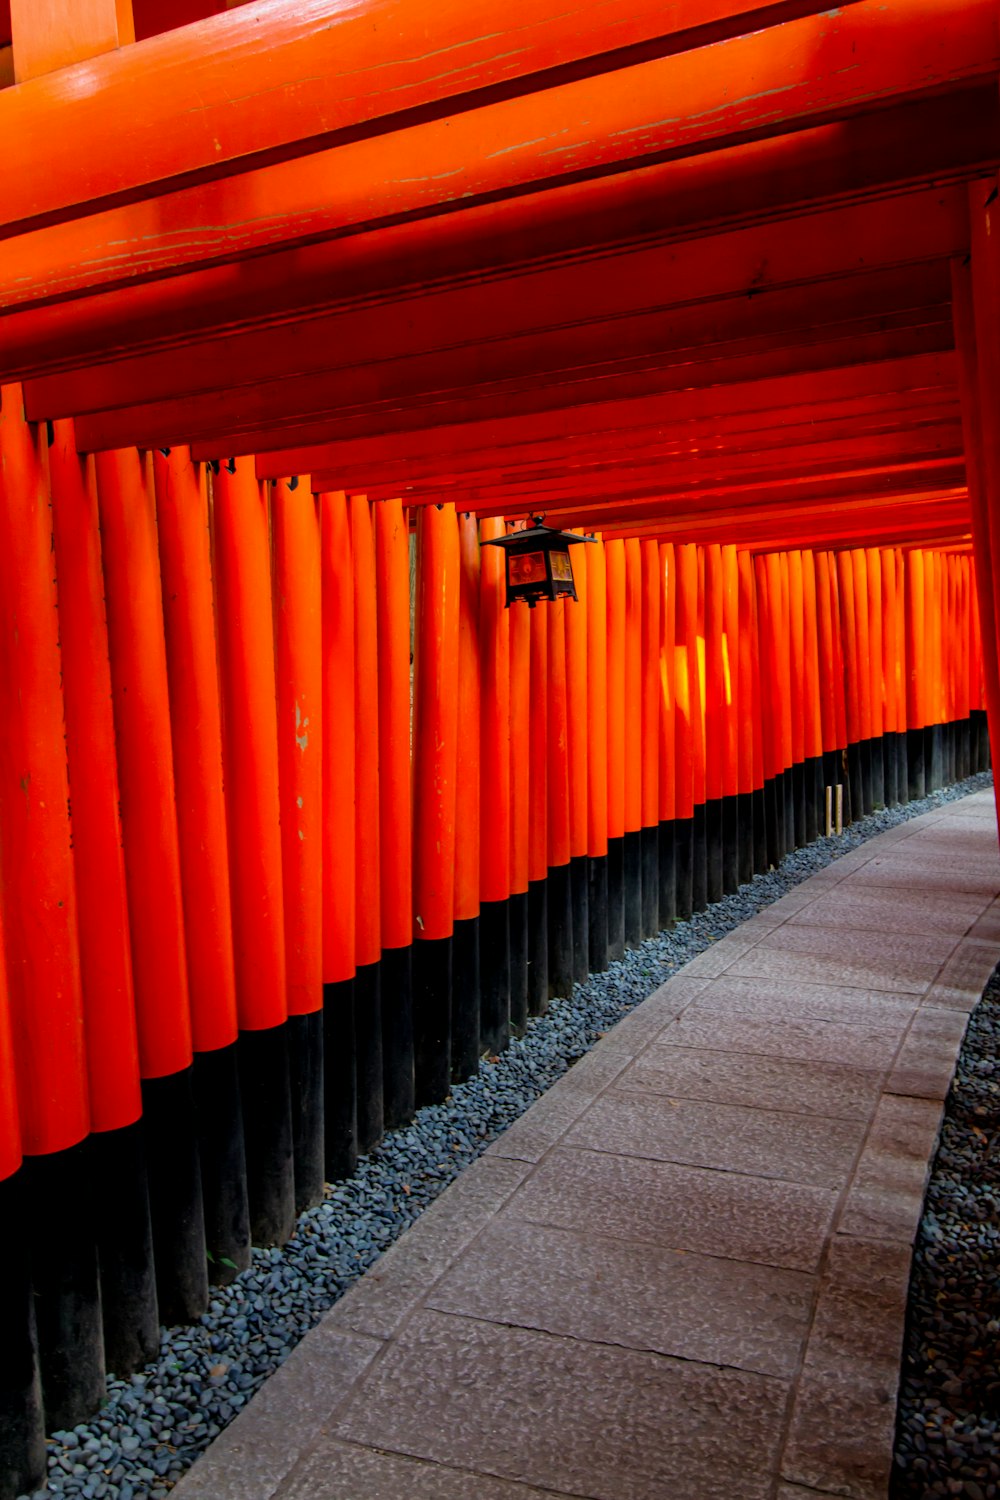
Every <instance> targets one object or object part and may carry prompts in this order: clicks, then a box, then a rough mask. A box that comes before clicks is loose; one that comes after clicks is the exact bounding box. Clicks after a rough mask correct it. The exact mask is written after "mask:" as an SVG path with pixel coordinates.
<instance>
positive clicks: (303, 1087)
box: [202, 1010, 326, 1238]
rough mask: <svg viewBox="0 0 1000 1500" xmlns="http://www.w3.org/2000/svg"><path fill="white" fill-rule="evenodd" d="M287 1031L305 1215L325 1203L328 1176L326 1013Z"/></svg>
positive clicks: (297, 1021) (297, 1176) (294, 1020)
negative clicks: (325, 1142)
mask: <svg viewBox="0 0 1000 1500" xmlns="http://www.w3.org/2000/svg"><path fill="white" fill-rule="evenodd" d="M287 1029H288V1095H289V1102H290V1104H291V1110H292V1162H293V1169H292V1171H293V1177H294V1180H295V1212H296V1214H303V1213H305V1211H306V1209H307V1208H314V1207H315V1205H316V1204H317V1203H322V1202H323V1183H324V1181H325V1176H326V1173H325V1163H324V1160H323V1140H324V1126H323V1012H322V1011H321V1010H314V1011H311V1012H310V1013H309V1014H308V1015H304V1016H289V1017H288V1028H287ZM202 1178H203V1179H204V1164H203V1165H202ZM206 1238H207V1229H206Z"/></svg>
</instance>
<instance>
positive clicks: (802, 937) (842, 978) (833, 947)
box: [729, 922, 960, 994]
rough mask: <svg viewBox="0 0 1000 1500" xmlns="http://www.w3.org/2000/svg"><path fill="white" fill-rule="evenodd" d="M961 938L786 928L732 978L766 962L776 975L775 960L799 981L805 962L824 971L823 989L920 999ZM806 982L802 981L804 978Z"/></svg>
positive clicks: (758, 947) (759, 946) (735, 967)
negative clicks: (832, 986) (856, 989)
mask: <svg viewBox="0 0 1000 1500" xmlns="http://www.w3.org/2000/svg"><path fill="white" fill-rule="evenodd" d="M959 938H960V934H957V933H955V934H947V933H931V934H925V935H924V936H922V937H920V936H916V935H913V934H908V935H906V936H901V935H899V934H894V933H889V932H865V931H859V930H857V929H855V928H853V927H846V928H843V929H835V928H830V927H816V926H795V925H793V924H792V923H790V922H786V923H785V924H784V926H782V927H779V928H777V929H776V930H775V931H774V932H771V933H768V934H766V935H765V936H764V937H762V938H761V939H760V941H759V942H758V943H756V944H755V945H754V947H753V948H750V949H748V950H747V952H746V953H745V954H743V955H741V957H740V958H738V959H737V960H736V962H735V963H734V964H732V965H730V970H729V971H730V972H732V973H734V974H741V973H745V972H754V967H753V966H754V965H755V964H759V963H761V962H763V963H764V964H766V965H767V969H766V971H765V972H769V973H773V972H775V970H776V966H775V958H776V957H778V959H779V964H778V966H777V971H778V972H780V964H784V963H786V962H787V963H788V973H789V975H794V976H795V977H799V969H800V967H801V964H802V961H803V960H806V961H809V962H811V963H814V964H817V963H818V964H819V965H820V966H821V967H822V972H823V978H822V979H818V980H817V982H819V983H826V984H838V983H840V984H847V985H850V986H852V987H856V986H857V985H858V984H859V983H860V984H862V985H863V986H864V988H865V989H872V990H893V991H897V990H898V991H902V992H904V993H916V994H921V993H923V991H924V990H925V989H926V988H927V987H928V985H930V984H931V983H932V981H933V980H934V977H935V975H936V974H937V972H938V970H939V969H940V967H941V965H942V964H943V963H944V962H945V961H946V960H947V958H948V957H949V955H950V954H952V953H953V952H954V950H955V947H956V944H957V943H958V941H959ZM803 977H804V976H803Z"/></svg>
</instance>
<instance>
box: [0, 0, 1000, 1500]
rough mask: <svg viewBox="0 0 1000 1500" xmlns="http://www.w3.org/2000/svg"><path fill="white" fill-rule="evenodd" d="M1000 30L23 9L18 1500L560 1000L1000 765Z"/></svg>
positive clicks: (8, 1363)
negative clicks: (170, 1331)
mask: <svg viewBox="0 0 1000 1500" xmlns="http://www.w3.org/2000/svg"><path fill="white" fill-rule="evenodd" d="M215 11H218V12H219V13H218V14H213V12H215ZM998 68H1000V35H998V11H997V6H996V4H995V0H896V3H893V4H892V5H885V4H884V3H882V0H846V3H843V4H841V5H840V6H838V7H837V8H836V9H833V10H831V9H830V8H829V7H828V6H827V4H826V3H825V0H823V3H822V4H820V3H818V0H771V3H764V0H655V3H654V0H633V3H631V4H629V5H620V4H617V3H608V0H576V4H575V5H574V6H573V7H569V8H567V7H566V6H565V5H555V4H553V3H551V0H530V3H522V0H504V3H503V4H500V3H498V0H461V3H460V0H435V3H434V4H431V5H428V4H426V3H422V0H358V3H356V4H354V5H352V6H349V7H348V6H345V5H343V4H341V3H338V0H253V3H250V4H244V5H234V4H233V3H232V0H229V5H228V6H226V5H225V4H224V0H131V3H130V0H85V3H84V0H81V3H77V4H74V5H60V4H57V3H55V0H8V3H3V4H0V85H2V86H0V138H2V139H3V141H4V143H5V151H4V164H3V177H4V190H3V192H2V193H0V218H2V222H3V228H2V237H0V298H2V304H0V306H2V320H0V380H2V381H3V382H4V384H3V389H2V403H0V464H2V471H0V719H2V723H3V734H2V736H0V924H2V934H3V952H4V954H5V962H0V1230H2V1232H0V1350H2V1351H3V1358H2V1359H0V1500H10V1497H11V1496H14V1495H16V1494H18V1493H20V1492H21V1491H22V1490H24V1489H31V1488H32V1487H33V1486H34V1485H35V1484H36V1483H38V1482H39V1480H40V1475H41V1473H42V1469H43V1457H44V1450H43V1444H44V1433H45V1431H46V1430H53V1429H58V1428H62V1427H66V1426H70V1425H72V1424H74V1423H75V1422H77V1421H80V1420H82V1419H83V1418H84V1417H86V1416H87V1415H88V1414H90V1413H91V1412H93V1411H94V1410H95V1409H96V1407H97V1406H98V1404H99V1402H100V1399H101V1395H102V1391H103V1389H104V1380H105V1372H106V1370H113V1371H114V1372H116V1373H117V1374H119V1375H121V1374H127V1373H129V1372H130V1371H134V1370H136V1369H137V1368H139V1367H140V1366H141V1365H142V1364H143V1363H144V1362H145V1361H146V1360H147V1359H148V1358H149V1357H150V1356H151V1355H152V1353H153V1351H154V1350H155V1348H156V1346H157V1338H158V1327H159V1324H160V1323H161V1322H178V1321H184V1320H191V1319H195V1318H197V1317H198V1316H199V1314H200V1313H201V1312H202V1310H203V1309H204V1308H205V1306H206V1301H207V1298H208V1294H209V1282H210V1281H225V1280H227V1279H230V1278H231V1277H233V1276H235V1275H236V1274H237V1272H238V1270H239V1269H240V1268H241V1267H243V1266H245V1265H246V1264H247V1263H248V1259H249V1254H250V1246H251V1244H252V1243H257V1244H273V1243H280V1242H281V1241H283V1240H284V1239H286V1238H287V1237H288V1236H289V1234H290V1233H291V1232H292V1229H293V1226H294V1223H295V1219H296V1214H297V1213H298V1212H300V1211H302V1210H303V1209H304V1208H306V1207H307V1206H308V1205H310V1204H312V1203H314V1202H316V1201H317V1200H318V1199H319V1198H320V1197H321V1195H322V1192H323V1184H324V1181H325V1180H329V1179H331V1178H335V1177H338V1176H343V1175H345V1174H349V1173H350V1172H351V1171H352V1170H353V1168H354V1165H355V1162H356V1159H357V1154H358V1153H359V1152H366V1151H368V1150H370V1149H371V1148H372V1147H373V1146H374V1145H375V1144H376V1143H377V1142H378V1140H379V1139H380V1137H381V1135H382V1133H383V1131H384V1130H386V1129H387V1128H390V1127H393V1126H397V1125H399V1124H401V1123H402V1122H404V1121H406V1120H407V1119H408V1118H410V1116H411V1115H412V1113H413V1110H414V1108H415V1106H416V1105H419V1104H422V1103H425V1102H428V1101H437V1100H441V1099H443V1098H444V1097H445V1095H446V1094H447V1093H448V1090H449V1088H450V1086H451V1084H452V1082H454V1081H456V1080H459V1079H462V1078H464V1077H467V1076H468V1075H469V1074H470V1073H472V1072H474V1071H475V1069H476V1067H477V1065H478V1060H479V1058H480V1057H481V1056H482V1055H483V1053H484V1052H496V1051H498V1050H499V1049H502V1048H503V1047H504V1046H505V1044H506V1042H507V1040H508V1038H509V1037H510V1036H511V1035H512V1034H517V1033H518V1032H520V1031H521V1030H522V1029H523V1028H524V1027H525V1025H526V1023H527V1019H528V1017H529V1016H531V1015H536V1014H538V1013H540V1012H541V1011H543V1010H544V1008H545V1006H546V1005H547V1003H548V1001H549V999H550V997H551V996H554V995H564V994H566V993H568V991H569V990H570V988H571V986H572V984H573V983H574V981H576V980H578V979H580V978H582V977H584V976H585V975H586V974H587V973H588V971H590V970H599V969H602V968H604V967H606V966H607V964H608V963H609V962H610V961H612V960H613V959H615V958H617V957H619V956H621V955H622V953H623V952H624V950H625V948H626V947H627V946H630V945H636V944H638V943H639V942H640V941H641V940H642V939H643V938H644V937H645V936H649V935H652V934H653V933H655V932H657V931H658V930H659V929H661V928H662V927H665V926H669V925H670V924H671V923H673V922H674V921H675V920H677V919H679V918H683V917H685V916H688V915H689V914H690V913H691V912H692V911H697V910H701V909H702V908H704V907H705V905H706V903H708V902H711V901H715V900H718V899H719V898H720V897H721V896H722V895H723V894H724V893H726V892H731V891H733V890H734V889H736V887H737V886H738V885H739V883H741V882H745V881H748V880H750V879H751V878H752V877H753V875H754V874H755V872H759V871H763V870H766V869H767V868H768V867H769V866H771V865H773V864H775V863H777V862H778V861H780V859H781V858H782V856H783V855H784V854H785V852H786V851H788V850H789V849H791V848H793V847H795V846H798V845H801V844H804V843H806V842H808V841H810V840H813V839H815V838H816V837H817V836H818V835H819V834H821V833H823V832H824V831H825V830H826V829H827V827H828V819H830V818H835V817H836V816H837V810H838V808H839V809H840V810H841V813H842V816H843V818H844V820H845V821H849V820H850V819H852V818H857V817H858V816H860V815H861V814H862V813H865V812H870V811H871V810H872V809H874V808H876V807H878V806H880V805H883V804H892V803H898V802H905V801H907V800H908V799H911V798H916V797H921V796H923V795H924V793H925V792H926V791H927V790H929V789H932V788H935V787H939V786H941V785H943V784H944V783H945V782H947V781H950V780H953V779H956V778H961V777H964V776H966V775H968V774H969V773H970V772H973V771H977V770H982V769H985V768H986V767H987V766H988V765H989V763H990V748H989V745H990V738H991V737H992V742H993V745H994V747H996V745H997V743H998V739H997V737H998V735H1000V676H998V635H997V619H996V607H995V600H996V579H997V564H998V558H1000V553H998V548H1000V417H998V410H1000V408H998V402H1000V336H998V335H1000V323H998V317H1000V199H998V178H997V172H998V166H1000V129H998V125H1000V118H998V116H1000V98H998V88H997V83H998ZM535 514H542V515H544V517H545V518H546V522H547V524H548V525H550V526H553V527H557V528H562V529H565V530H572V531H576V532H577V533H578V534H580V535H581V536H582V535H587V536H593V537H595V538H596V541H595V544H594V545H590V546H580V547H574V548H573V549H572V554H573V565H574V570H575V575H576V589H577V593H578V596H579V597H578V600H577V601H576V602H573V601H572V600H563V599H560V600H558V601H556V602H552V603H543V604H541V605H540V606H539V607H538V608H537V609H532V610H529V609H527V608H526V607H525V606H524V605H523V604H515V605H514V606H512V607H511V608H510V609H507V608H505V596H504V585H503V555H502V549H497V548H493V547H485V548H484V547H482V543H483V542H486V541H493V540H496V539H497V538H499V537H502V536H504V535H505V534H507V532H508V530H509V529H511V528H512V527H515V526H517V525H519V524H521V523H522V522H523V521H524V520H525V519H526V518H528V517H530V516H533V515H535ZM987 723H988V724H989V733H988V732H987Z"/></svg>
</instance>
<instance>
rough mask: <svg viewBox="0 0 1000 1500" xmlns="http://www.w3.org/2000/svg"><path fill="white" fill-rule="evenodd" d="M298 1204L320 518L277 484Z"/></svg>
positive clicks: (319, 917)
mask: <svg viewBox="0 0 1000 1500" xmlns="http://www.w3.org/2000/svg"><path fill="white" fill-rule="evenodd" d="M271 522H272V531H273V542H274V626H275V632H274V633H275V671H276V697H277V728H278V793H279V799H280V808H281V884H282V910H283V913H284V922H285V969H286V976H287V987H288V1026H287V1032H288V1074H289V1084H290V1098H291V1107H292V1149H293V1156H294V1176H295V1208H296V1211H297V1212H298V1213H302V1212H304V1210H305V1209H307V1208H310V1207H311V1206H312V1205H313V1204H315V1203H319V1202H321V1201H322V1198H323V1182H324V1177H325V1159H324V1149H323V1147H324V1138H325V1127H324V1121H323V840H322V829H323V800H322V799H323V740H322V735H323V720H322V702H321V698H322V676H323V668H322V657H323V603H322V595H321V589H320V540H319V515H318V512H317V510H316V502H315V500H314V499H313V497H312V495H311V494H310V492H309V489H308V486H306V485H303V484H301V483H299V482H298V481H297V480H296V481H295V482H294V487H293V483H292V481H289V480H278V481H277V482H276V483H275V484H274V485H272V487H271Z"/></svg>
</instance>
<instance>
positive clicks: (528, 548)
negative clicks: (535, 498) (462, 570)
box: [483, 516, 594, 609]
mask: <svg viewBox="0 0 1000 1500" xmlns="http://www.w3.org/2000/svg"><path fill="white" fill-rule="evenodd" d="M593 540H594V538H593V537H592V536H574V535H573V533H572V532H571V531H555V530H554V529H553V528H552V527H551V526H546V525H545V524H544V522H543V519H542V517H541V516H535V518H534V520H533V521H532V524H531V525H530V526H528V527H526V528H525V530H524V531H512V532H511V533H510V534H509V536H498V537H494V538H493V539H492V540H491V541H488V542H484V543H483V546H484V547H502V548H503V550H504V556H505V558H506V562H507V608H508V609H509V608H510V606H511V605H512V604H513V602H514V600H515V599H525V600H527V603H528V608H529V609H534V607H535V605H536V604H537V602H538V600H539V599H561V598H564V597H568V598H570V599H575V598H576V584H575V583H574V582H573V564H572V563H571V562H570V557H569V549H570V547H573V546H575V545H576V543H577V542H592V541H593Z"/></svg>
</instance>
